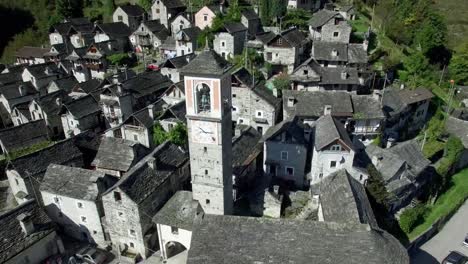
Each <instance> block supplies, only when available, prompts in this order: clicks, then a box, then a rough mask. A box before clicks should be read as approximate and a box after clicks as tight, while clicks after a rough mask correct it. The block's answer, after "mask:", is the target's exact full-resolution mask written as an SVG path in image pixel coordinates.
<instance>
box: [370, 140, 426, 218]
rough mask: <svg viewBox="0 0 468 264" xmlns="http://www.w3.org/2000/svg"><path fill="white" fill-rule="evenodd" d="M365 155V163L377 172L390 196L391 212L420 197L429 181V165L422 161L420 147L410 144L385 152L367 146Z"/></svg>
mask: <svg viewBox="0 0 468 264" xmlns="http://www.w3.org/2000/svg"><path fill="white" fill-rule="evenodd" d="M365 151H366V154H367V155H368V158H369V161H368V162H370V163H371V164H372V165H374V167H375V168H376V169H377V170H378V171H379V172H380V174H381V175H382V179H383V181H384V184H385V187H386V189H387V191H388V192H389V193H391V194H392V198H391V199H390V200H389V210H390V211H391V212H394V213H395V212H397V211H398V210H400V209H401V208H404V207H406V206H408V205H409V204H410V203H411V201H412V200H413V199H417V198H418V197H419V196H420V195H422V194H423V193H422V192H423V189H424V186H426V185H427V184H429V183H430V182H431V181H432V172H431V167H429V165H430V163H431V162H430V161H429V160H428V159H426V158H425V157H424V155H423V153H422V151H421V146H420V145H419V144H418V143H417V142H416V141H414V140H410V141H405V142H402V143H398V144H397V145H396V146H394V147H391V148H388V149H382V148H380V147H378V146H374V145H369V146H367V148H366V149H365ZM370 163H369V164H370Z"/></svg>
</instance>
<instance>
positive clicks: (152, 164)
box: [147, 157, 158, 170]
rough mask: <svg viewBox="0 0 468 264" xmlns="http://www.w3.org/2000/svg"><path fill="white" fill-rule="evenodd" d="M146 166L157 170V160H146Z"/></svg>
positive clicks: (153, 158)
mask: <svg viewBox="0 0 468 264" xmlns="http://www.w3.org/2000/svg"><path fill="white" fill-rule="evenodd" d="M147 163H148V166H149V167H150V168H151V169H153V170H157V169H158V160H157V159H156V158H155V157H151V158H149V159H148V162H147Z"/></svg>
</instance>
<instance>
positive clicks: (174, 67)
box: [161, 53, 195, 83]
mask: <svg viewBox="0 0 468 264" xmlns="http://www.w3.org/2000/svg"><path fill="white" fill-rule="evenodd" d="M193 58H195V54H194V53H190V54H187V55H184V56H178V57H174V58H169V59H167V60H166V62H164V63H163V64H162V65H161V74H162V75H164V76H167V77H168V78H169V79H171V81H172V82H174V83H178V82H180V81H183V80H184V78H183V76H181V75H180V70H181V69H182V68H183V67H184V66H185V65H187V64H188V63H189V62H190V61H191V60H193Z"/></svg>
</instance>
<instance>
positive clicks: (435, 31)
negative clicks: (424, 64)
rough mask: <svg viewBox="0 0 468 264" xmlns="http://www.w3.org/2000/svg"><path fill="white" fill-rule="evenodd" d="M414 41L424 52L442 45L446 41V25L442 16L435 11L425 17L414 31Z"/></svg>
mask: <svg viewBox="0 0 468 264" xmlns="http://www.w3.org/2000/svg"><path fill="white" fill-rule="evenodd" d="M415 42H416V43H415V44H416V45H417V46H420V47H421V51H422V52H423V53H424V54H427V53H428V52H429V51H431V50H432V49H435V48H437V47H442V46H444V45H445V43H447V26H446V24H445V21H444V18H443V17H442V16H441V15H439V14H435V13H434V14H432V15H430V16H429V17H428V18H426V19H425V20H424V22H423V23H422V25H421V27H420V29H419V30H418V31H417V33H416V36H415Z"/></svg>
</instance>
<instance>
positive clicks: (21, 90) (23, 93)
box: [18, 84, 26, 96]
mask: <svg viewBox="0 0 468 264" xmlns="http://www.w3.org/2000/svg"><path fill="white" fill-rule="evenodd" d="M18 90H19V93H20V95H21V96H25V95H26V89H24V85H22V84H21V85H20V86H18Z"/></svg>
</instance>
